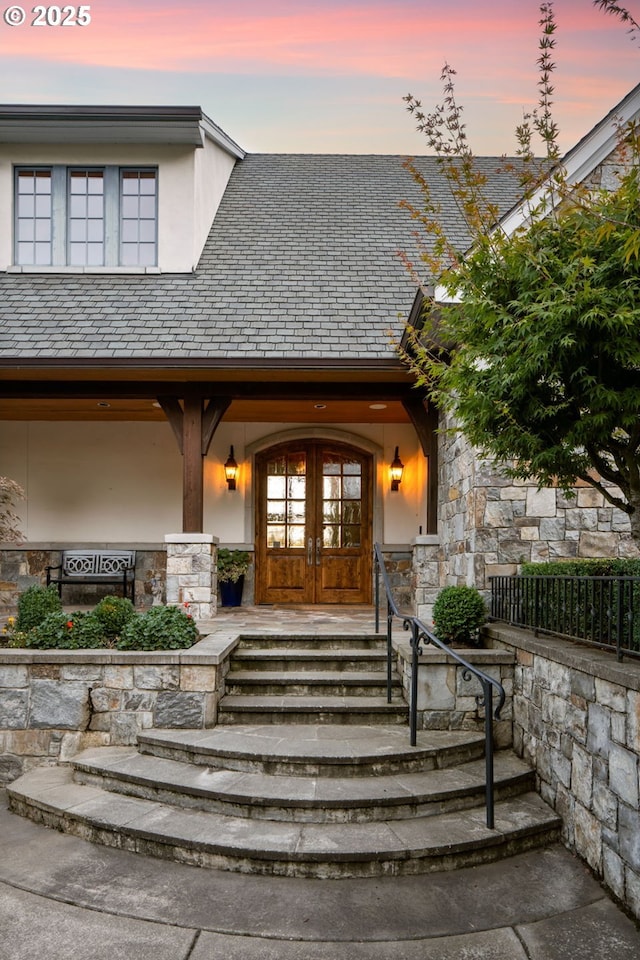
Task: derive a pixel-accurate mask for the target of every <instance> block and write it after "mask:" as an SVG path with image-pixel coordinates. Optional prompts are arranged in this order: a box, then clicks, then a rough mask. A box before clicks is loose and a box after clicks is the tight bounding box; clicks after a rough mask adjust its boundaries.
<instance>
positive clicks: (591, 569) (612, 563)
mask: <svg viewBox="0 0 640 960" xmlns="http://www.w3.org/2000/svg"><path fill="white" fill-rule="evenodd" d="M522 575H523V576H525V577H640V560H625V559H619V558H617V557H595V558H594V559H591V560H552V561H550V562H549V563H523V564H522Z"/></svg>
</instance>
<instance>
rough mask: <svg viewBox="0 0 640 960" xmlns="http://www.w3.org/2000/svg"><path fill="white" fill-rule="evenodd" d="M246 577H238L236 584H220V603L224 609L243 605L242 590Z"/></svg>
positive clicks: (230, 581) (224, 582)
mask: <svg viewBox="0 0 640 960" xmlns="http://www.w3.org/2000/svg"><path fill="white" fill-rule="evenodd" d="M243 587H244V576H240V577H238V579H237V580H236V581H235V583H234V582H233V581H232V580H224V581H221V583H220V603H221V606H223V607H239V606H241V604H242V588H243Z"/></svg>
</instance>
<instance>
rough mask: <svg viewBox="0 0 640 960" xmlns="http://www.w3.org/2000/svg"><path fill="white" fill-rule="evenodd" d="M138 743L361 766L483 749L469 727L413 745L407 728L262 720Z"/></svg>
mask: <svg viewBox="0 0 640 960" xmlns="http://www.w3.org/2000/svg"><path fill="white" fill-rule="evenodd" d="M138 744H139V746H141V747H142V748H143V749H144V750H146V751H148V752H150V751H151V750H152V749H153V747H154V746H160V747H165V748H172V747H173V748H176V749H178V750H186V751H189V752H197V753H198V754H199V755H200V756H202V757H207V756H208V757H209V758H210V759H211V760H212V761H213V760H214V759H216V758H217V759H222V760H224V759H226V758H229V757H230V756H232V755H233V756H241V757H244V758H245V759H247V760H253V761H258V760H261V761H265V760H266V761H278V760H293V761H298V762H299V763H318V762H325V763H330V764H343V763H348V764H358V763H361V764H362V763H376V762H381V761H384V760H389V759H391V758H395V759H404V758H406V759H411V760H414V759H418V760H424V759H425V758H428V757H429V758H434V757H436V756H437V755H438V754H441V753H446V752H447V751H455V750H460V749H463V748H468V749H471V750H473V749H476V750H481V749H482V747H483V745H484V736H483V734H481V733H476V732H475V731H469V730H430V731H426V730H420V731H418V734H417V745H416V746H415V747H412V746H410V744H409V731H408V730H407V728H406V727H400V726H394V725H385V724H375V725H374V724H371V725H364V726H361V725H357V724H352V725H349V726H343V725H340V724H305V725H304V726H300V725H298V724H294V723H289V724H287V723H284V724H276V723H264V724H237V725H235V726H232V727H213V728H211V729H209V730H179V729H174V728H171V729H166V730H162V729H154V730H145V731H144V732H143V733H140V734H138Z"/></svg>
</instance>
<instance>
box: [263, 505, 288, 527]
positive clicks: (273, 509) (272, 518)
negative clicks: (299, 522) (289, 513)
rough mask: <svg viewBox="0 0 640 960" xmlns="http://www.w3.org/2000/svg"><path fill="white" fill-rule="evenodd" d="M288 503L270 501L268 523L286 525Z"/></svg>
mask: <svg viewBox="0 0 640 960" xmlns="http://www.w3.org/2000/svg"><path fill="white" fill-rule="evenodd" d="M285 507H286V501H284V500H268V501H267V521H268V522H269V523H284V511H285Z"/></svg>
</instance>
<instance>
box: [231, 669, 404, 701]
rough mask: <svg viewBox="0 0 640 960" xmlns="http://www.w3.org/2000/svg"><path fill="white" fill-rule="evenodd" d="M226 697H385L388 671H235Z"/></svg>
mask: <svg viewBox="0 0 640 960" xmlns="http://www.w3.org/2000/svg"><path fill="white" fill-rule="evenodd" d="M399 687H400V678H399V677H398V675H397V674H395V673H394V674H393V676H392V688H396V689H398V688H399ZM225 692H226V694H241V695H244V694H270V695H283V694H287V695H289V696H299V695H302V696H309V695H312V694H317V693H319V694H321V695H323V696H324V695H325V694H330V695H332V696H335V697H341V696H353V697H358V696H376V697H386V695H387V675H386V671H385V672H384V673H383V672H382V671H379V670H377V671H374V672H368V671H367V672H365V671H364V670H360V671H358V670H354V671H345V672H341V673H338V672H337V671H336V670H304V671H301V672H300V673H294V672H293V671H292V670H289V671H287V672H286V674H284V675H283V674H281V673H277V672H275V671H272V670H232V671H231V672H230V673H229V674H227V678H226V683H225Z"/></svg>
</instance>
